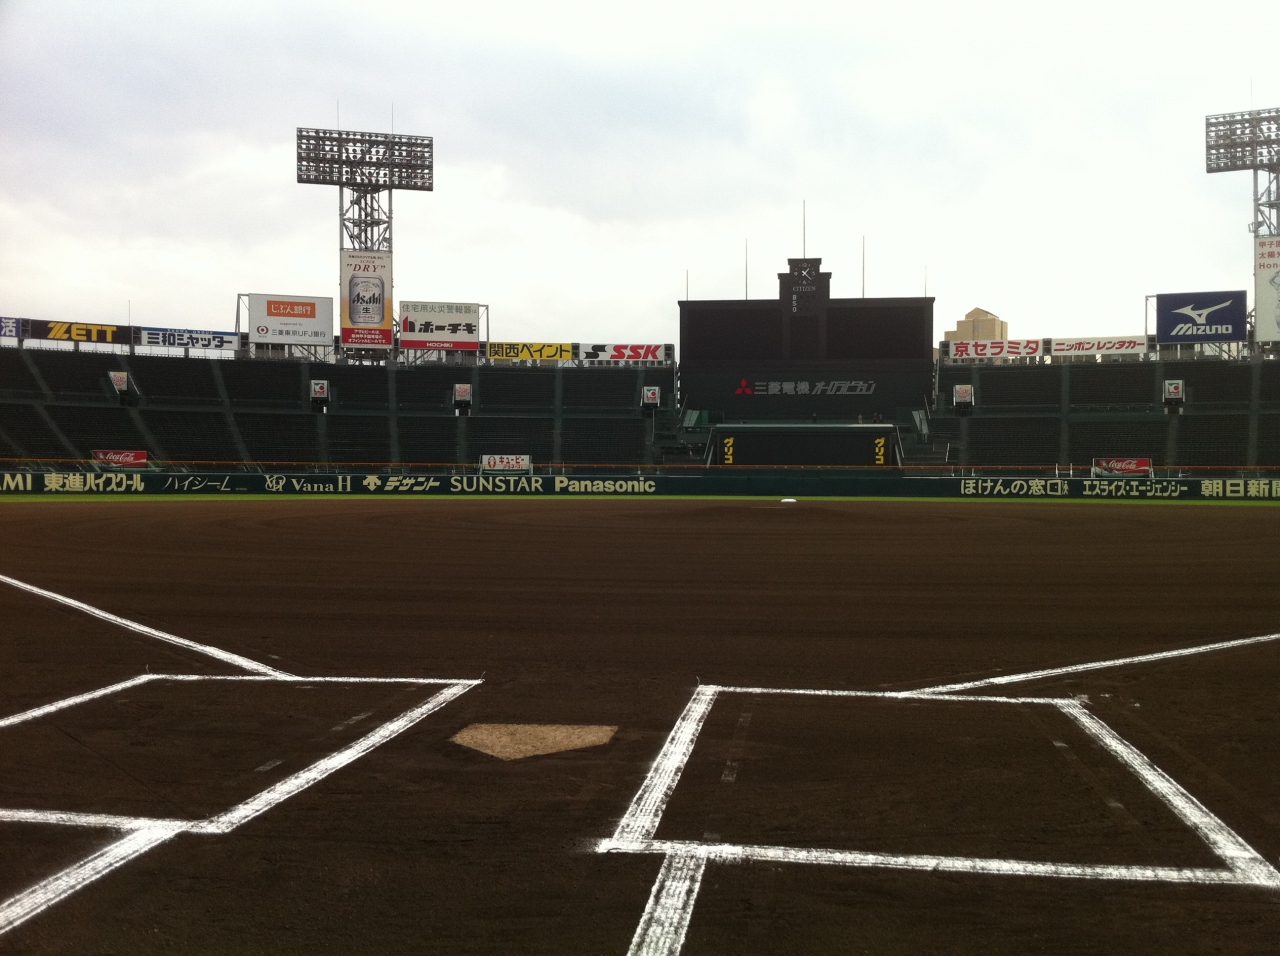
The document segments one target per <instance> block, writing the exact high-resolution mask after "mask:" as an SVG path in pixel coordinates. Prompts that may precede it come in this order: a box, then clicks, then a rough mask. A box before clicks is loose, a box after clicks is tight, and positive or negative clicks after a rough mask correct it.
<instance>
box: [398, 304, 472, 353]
mask: <svg viewBox="0 0 1280 956" xmlns="http://www.w3.org/2000/svg"><path fill="white" fill-rule="evenodd" d="M400 347H401V348H402V349H443V350H447V351H456V352H475V351H478V350H479V348H480V306H479V305H477V304H476V303H474V302H401V303H400Z"/></svg>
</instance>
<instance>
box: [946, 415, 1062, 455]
mask: <svg viewBox="0 0 1280 956" xmlns="http://www.w3.org/2000/svg"><path fill="white" fill-rule="evenodd" d="M1058 435H1059V426H1058V418H1057V417H1056V416H1054V417H1048V416H1046V417H1043V418H974V419H971V420H970V422H969V460H968V463H969V464H971V465H1052V464H1053V463H1055V462H1056V461H1057V460H1058Z"/></svg>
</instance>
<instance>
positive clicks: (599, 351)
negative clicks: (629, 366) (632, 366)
mask: <svg viewBox="0 0 1280 956" xmlns="http://www.w3.org/2000/svg"><path fill="white" fill-rule="evenodd" d="M578 358H579V360H580V361H583V362H662V361H664V360H665V359H666V354H665V349H664V347H663V346H661V345H587V344H581V345H579V346H578Z"/></svg>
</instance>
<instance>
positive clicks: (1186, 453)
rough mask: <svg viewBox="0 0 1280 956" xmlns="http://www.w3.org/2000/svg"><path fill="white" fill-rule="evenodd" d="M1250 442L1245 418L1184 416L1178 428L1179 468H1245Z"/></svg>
mask: <svg viewBox="0 0 1280 956" xmlns="http://www.w3.org/2000/svg"><path fill="white" fill-rule="evenodd" d="M1248 438H1249V419H1248V418H1246V417H1245V416H1244V415H1183V416H1181V421H1180V422H1179V424H1178V464H1179V465H1243V464H1244V463H1245V462H1244V449H1245V447H1246V444H1247V442H1248Z"/></svg>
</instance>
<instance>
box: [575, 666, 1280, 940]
mask: <svg viewBox="0 0 1280 956" xmlns="http://www.w3.org/2000/svg"><path fill="white" fill-rule="evenodd" d="M1227 643H1228V644H1229V645H1234V644H1237V643H1239V642H1227ZM1219 646H1221V645H1219ZM1040 673H1043V672H1040ZM727 693H745V694H751V695H765V694H772V695H780V696H797V697H814V696H818V697H846V698H863V699H867V698H880V699H884V700H898V701H901V700H915V701H930V700H931V701H939V702H940V701H946V700H951V701H957V702H968V703H977V702H983V703H990V704H1035V705H1041V706H1046V707H1053V708H1056V709H1057V710H1059V711H1061V712H1062V713H1063V714H1065V715H1066V716H1067V717H1069V718H1070V719H1071V720H1072V721H1073V722H1074V723H1075V724H1076V725H1077V726H1078V727H1079V728H1080V729H1081V730H1082V731H1084V732H1085V733H1086V734H1087V735H1088V736H1089V737H1091V738H1092V739H1093V740H1094V741H1096V742H1097V743H1098V744H1099V745H1100V746H1101V747H1102V748H1103V749H1104V750H1106V751H1107V752H1108V753H1110V754H1111V755H1112V756H1113V757H1114V758H1116V759H1117V760H1118V761H1119V762H1120V763H1121V764H1123V765H1124V766H1125V767H1127V768H1128V769H1129V771H1130V772H1131V773H1133V774H1134V775H1135V776H1136V777H1137V778H1138V779H1139V780H1140V781H1141V782H1142V784H1143V785H1144V786H1145V787H1146V788H1147V789H1148V790H1150V791H1151V792H1152V793H1153V794H1154V795H1155V796H1156V797H1157V799H1159V800H1160V801H1161V802H1162V803H1164V804H1165V806H1167V807H1168V808H1169V809H1170V810H1171V811H1172V812H1173V813H1174V814H1175V815H1176V816H1177V817H1178V818H1179V819H1180V820H1182V822H1183V823H1184V824H1186V825H1187V826H1188V827H1189V828H1190V829H1191V830H1192V831H1193V832H1194V833H1195V834H1196V835H1197V836H1199V837H1200V839H1201V840H1203V841H1204V843H1205V844H1206V845H1207V846H1208V847H1209V849H1210V851H1211V852H1212V853H1213V854H1214V855H1215V856H1217V857H1218V859H1220V860H1221V861H1222V863H1223V866H1222V867H1221V868H1199V867H1197V868H1186V867H1161V866H1115V865H1105V864H1098V865H1088V864H1064V863H1047V862H1039V861H1029V860H1012V859H986V858H981V857H957V856H931V855H925V854H888V853H867V852H859V851H845V850H835V849H805V848H801V847H770V846H751V845H745V844H734V843H708V842H700V841H679V840H656V839H654V834H655V833H656V832H657V829H658V825H659V824H660V823H661V820H662V814H663V812H664V811H665V809H666V806H667V804H668V802H669V801H670V800H671V797H672V796H673V795H674V793H675V789H676V786H677V785H678V784H679V782H680V776H681V774H682V773H683V771H684V768H685V765H686V764H687V763H688V760H689V757H690V756H691V755H692V753H693V748H694V745H695V744H696V743H697V739H698V735H699V734H700V733H701V731H702V727H703V724H704V723H705V722H706V719H707V716H708V714H710V712H711V708H712V706H713V705H714V704H715V702H716V699H717V698H718V697H719V696H720V695H721V694H727ZM596 850H597V852H600V853H644V854H663V855H664V856H665V859H664V860H663V864H662V868H661V870H660V871H659V873H658V878H657V880H656V881H655V882H654V885H653V889H652V890H651V892H650V894H649V901H648V904H647V905H646V907H645V912H644V915H643V916H642V917H641V919H640V924H639V925H638V926H637V927H636V931H635V935H634V936H633V938H632V941H631V948H630V950H629V954H630V956H641V954H644V956H674V954H677V953H679V952H680V949H681V947H682V946H683V945H684V938H685V933H686V932H687V930H688V926H689V921H690V919H691V918H692V916H693V907H694V904H695V903H696V901H697V896H698V889H699V887H700V886H701V884H702V877H703V873H704V871H705V869H706V865H707V863H708V862H724V863H744V862H757V861H759V862H772V863H796V864H820V865H826V866H845V867H866V868H882V869H897V870H916V871H926V872H948V873H974V874H984V875H992V876H1022V877H1054V878H1061V879H1078V880H1130V881H1147V882H1157V883H1198V884H1212V885H1222V884H1230V885H1239V886H1254V887H1263V888H1266V889H1272V890H1275V889H1280V872H1277V871H1276V869H1275V868H1274V867H1273V866H1271V864H1270V863H1268V862H1267V861H1266V860H1265V859H1264V858H1263V857H1262V855H1261V854H1259V853H1258V852H1257V851H1256V850H1255V849H1253V847H1251V846H1250V845H1249V844H1248V843H1246V842H1245V841H1244V840H1243V839H1242V838H1241V837H1240V836H1239V834H1237V833H1236V832H1235V831H1234V830H1232V829H1231V828H1230V827H1229V826H1227V825H1226V824H1225V823H1224V822H1223V821H1222V820H1220V819H1219V818H1218V817H1217V816H1216V815H1214V813H1213V812H1212V811H1210V810H1209V809H1208V808H1207V807H1205V806H1204V805H1203V804H1202V803H1200V801H1198V800H1196V798H1195V797H1193V796H1192V795H1191V794H1190V793H1188V792H1187V791H1186V790H1185V789H1184V788H1183V787H1182V786H1181V785H1180V784H1178V783H1177V782H1176V781H1175V780H1174V779H1173V778H1172V777H1170V776H1169V775H1168V774H1166V773H1165V772H1164V771H1163V770H1161V769H1160V768H1159V767H1157V766H1156V765H1155V764H1154V763H1152V762H1151V760H1150V759H1148V758H1147V756H1146V755H1145V754H1143V753H1142V752H1141V751H1139V750H1138V749H1137V748H1136V747H1134V746H1133V745H1132V744H1130V743H1129V742H1128V741H1126V740H1125V739H1124V738H1122V737H1121V736H1120V735H1119V734H1117V733H1116V732H1115V731H1114V730H1112V729H1111V727H1109V726H1108V725H1107V724H1105V723H1104V722H1103V721H1101V720H1099V719H1098V718H1097V717H1095V716H1094V715H1093V714H1091V713H1089V711H1088V710H1086V709H1085V707H1084V705H1083V704H1082V703H1081V702H1080V701H1078V700H1076V699H1074V698H1058V697H997V696H961V695H958V694H942V693H938V692H937V691H936V690H934V689H926V690H922V691H890V692H877V691H839V690H806V689H784V688H768V687H730V686H721V685H716V684H704V685H700V686H699V687H698V688H697V689H696V690H695V691H694V693H693V696H692V697H691V698H690V699H689V703H688V704H687V705H686V706H685V708H684V711H683V712H682V713H681V715H680V717H679V719H678V720H677V721H676V724H675V726H674V727H673V728H672V729H671V733H670V734H669V735H668V737H667V740H666V742H665V743H664V745H663V748H662V750H661V751H660V752H659V754H658V757H657V759H656V760H655V761H654V763H653V766H652V767H651V768H650V770H649V773H648V774H647V775H646V777H645V779H644V782H643V783H642V784H641V785H640V789H639V790H638V791H637V792H636V795H635V797H634V798H633V799H632V801H631V805H630V806H629V807H628V808H627V812H626V813H625V814H624V815H623V817H622V819H621V820H620V821H619V823H618V826H617V828H616V829H615V830H614V833H613V836H611V837H609V838H607V839H604V840H600V841H598V843H597V844H596Z"/></svg>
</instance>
